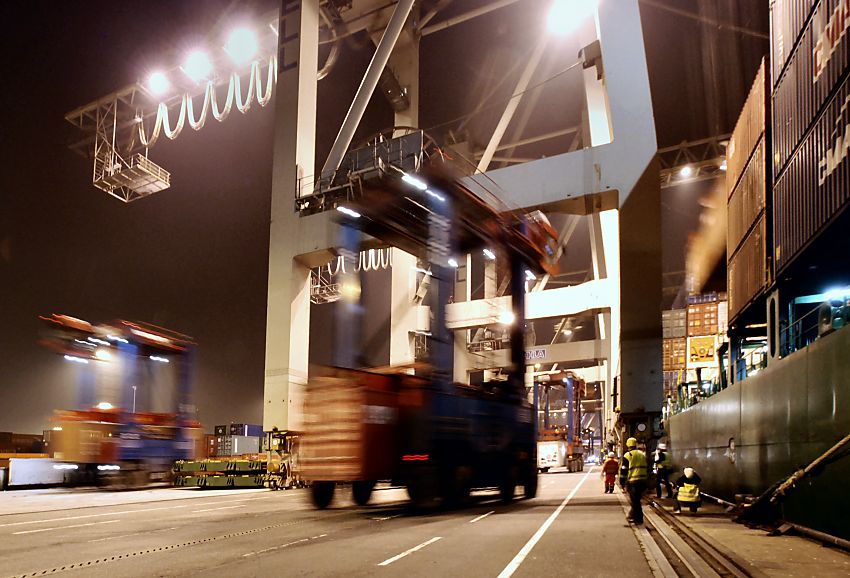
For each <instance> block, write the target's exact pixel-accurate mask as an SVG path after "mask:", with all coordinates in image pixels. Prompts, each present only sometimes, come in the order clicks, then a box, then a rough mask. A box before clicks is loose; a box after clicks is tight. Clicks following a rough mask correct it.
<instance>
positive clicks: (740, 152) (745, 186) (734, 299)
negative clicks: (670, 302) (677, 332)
mask: <svg viewBox="0 0 850 578" xmlns="http://www.w3.org/2000/svg"><path fill="white" fill-rule="evenodd" d="M769 97H770V85H769V79H768V70H767V64H766V62H765V61H764V60H762V63H761V65H760V66H759V69H758V72H757V73H756V79H755V81H754V82H753V86H752V88H751V89H750V94H749V96H748V97H747V100H746V102H745V103H744V109H743V110H742V111H741V116H740V117H739V118H738V122H737V124H736V125H735V130H734V131H733V132H732V138H731V139H730V141H729V146H728V147H727V149H726V155H727V156H726V165H727V170H726V190H727V194H728V197H727V212H726V215H727V237H726V259H727V288H728V291H729V318H730V319H731V320H733V321H734V320H736V319H737V318H738V316H739V315H740V314H741V313H742V311H743V310H744V308H745V307H747V306H748V305H750V304H751V303H755V302H759V303H762V305H761V309H764V306H763V296H764V293H765V290H766V289H767V287H768V285H769V284H770V283H771V281H772V279H773V274H772V261H773V260H772V251H771V247H772V241H771V239H772V226H771V219H770V217H769V216H770V214H771V213H770V211H771V204H772V203H771V202H770V198H771V195H769V194H768V192H769V190H770V178H769V175H770V174H771V172H770V170H769V166H770V162H771V160H770V154H769V153H768V152H767V151H770V150H771V140H770V137H771V135H770V130H769V128H768V123H767V119H768V118H770V117H769V111H770V108H769V104H768V103H769ZM756 307H759V306H758V305H757V306H756Z"/></svg>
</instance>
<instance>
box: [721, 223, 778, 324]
mask: <svg viewBox="0 0 850 578" xmlns="http://www.w3.org/2000/svg"><path fill="white" fill-rule="evenodd" d="M766 248H767V243H766V223H765V217H764V216H762V217H761V218H760V219H759V220H758V223H756V226H755V227H753V230H752V231H751V232H750V234H749V235H747V237H746V238H745V239H744V241H743V243H741V247H740V248H739V249H738V251H737V252H736V253H735V254H734V255H733V256H732V258H731V259H730V260H729V268H728V281H727V287H728V289H729V305H728V307H729V312H728V316H729V320H730V321H732V320H734V319H735V317H736V316H737V315H738V314H739V313H740V312H741V310H742V309H743V308H744V307H745V306H746V305H747V304H748V303H750V302H751V301H752V300H753V299H755V298H756V297H758V296H759V295H760V294H761V293H762V292H763V291H764V289H765V288H766V287H767V285H768V283H769V282H770V277H771V276H770V274H769V262H768V258H767V253H766Z"/></svg>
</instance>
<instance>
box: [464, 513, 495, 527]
mask: <svg viewBox="0 0 850 578" xmlns="http://www.w3.org/2000/svg"><path fill="white" fill-rule="evenodd" d="M495 513H496V510H490V511H489V512H487V513H486V514H481V515H480V516H478V517H477V518H473V519H472V520H470V521H469V523H470V524H474V523H475V522H477V521H478V520H483V519H484V518H486V517H487V516H489V515H490V514H495Z"/></svg>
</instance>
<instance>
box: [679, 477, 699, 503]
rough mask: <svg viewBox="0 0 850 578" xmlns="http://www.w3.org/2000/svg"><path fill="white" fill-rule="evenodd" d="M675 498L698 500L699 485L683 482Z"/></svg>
mask: <svg viewBox="0 0 850 578" xmlns="http://www.w3.org/2000/svg"><path fill="white" fill-rule="evenodd" d="M676 499H677V500H679V501H680V502H699V486H698V485H696V484H689V483H687V482H685V483H684V485H683V486H682V487H681V488H679V497H678V498H676Z"/></svg>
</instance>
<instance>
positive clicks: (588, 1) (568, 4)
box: [547, 0, 598, 36]
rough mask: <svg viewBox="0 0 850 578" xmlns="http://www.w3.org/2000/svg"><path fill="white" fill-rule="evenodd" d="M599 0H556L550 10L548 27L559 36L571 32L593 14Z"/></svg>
mask: <svg viewBox="0 0 850 578" xmlns="http://www.w3.org/2000/svg"><path fill="white" fill-rule="evenodd" d="M597 5H598V0H555V1H554V2H553V3H552V8H551V9H550V10H549V19H548V22H547V27H548V29H549V32H551V33H552V34H556V35H558V36H563V35H566V34H569V33H571V32H572V31H574V30H575V29H576V28H578V27H579V25H580V24H581V23H582V21H584V20H585V19H586V18H589V17H590V16H592V15H593V13H594V12H595V10H596V7H597Z"/></svg>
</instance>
